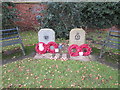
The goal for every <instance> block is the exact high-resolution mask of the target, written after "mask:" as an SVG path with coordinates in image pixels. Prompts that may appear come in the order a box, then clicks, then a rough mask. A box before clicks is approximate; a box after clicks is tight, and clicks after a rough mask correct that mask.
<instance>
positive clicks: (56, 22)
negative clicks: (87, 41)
mask: <svg viewBox="0 0 120 90" xmlns="http://www.w3.org/2000/svg"><path fill="white" fill-rule="evenodd" d="M119 11H120V2H89V3H88V2H80V3H78V2H77V3H71V2H52V3H48V8H47V10H46V11H45V12H44V13H46V16H45V17H44V19H42V22H43V26H42V28H46V27H48V28H52V29H54V30H55V31H56V34H57V35H56V38H62V37H64V38H68V36H69V31H70V30H71V29H73V28H76V27H78V28H79V27H88V28H98V29H103V28H109V27H111V26H114V25H117V26H119V25H120V16H119V15H120V12H119Z"/></svg>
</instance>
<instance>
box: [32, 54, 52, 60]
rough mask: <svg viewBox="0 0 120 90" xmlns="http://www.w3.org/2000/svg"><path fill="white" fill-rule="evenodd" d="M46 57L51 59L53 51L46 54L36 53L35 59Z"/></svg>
mask: <svg viewBox="0 0 120 90" xmlns="http://www.w3.org/2000/svg"><path fill="white" fill-rule="evenodd" d="M44 58H46V59H50V58H52V54H51V53H45V54H38V53H36V55H35V56H34V58H33V59H44Z"/></svg>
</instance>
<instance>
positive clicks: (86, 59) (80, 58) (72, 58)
mask: <svg viewBox="0 0 120 90" xmlns="http://www.w3.org/2000/svg"><path fill="white" fill-rule="evenodd" d="M70 60H79V61H94V60H95V57H94V56H92V55H89V56H76V57H72V56H70Z"/></svg>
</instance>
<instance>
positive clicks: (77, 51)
mask: <svg viewBox="0 0 120 90" xmlns="http://www.w3.org/2000/svg"><path fill="white" fill-rule="evenodd" d="M72 49H76V52H72ZM68 52H69V54H70V55H71V56H79V46H78V45H76V44H72V45H70V46H69V47H68Z"/></svg>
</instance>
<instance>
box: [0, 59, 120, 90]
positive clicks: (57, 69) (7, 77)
mask: <svg viewBox="0 0 120 90" xmlns="http://www.w3.org/2000/svg"><path fill="white" fill-rule="evenodd" d="M2 69H3V72H2V77H3V78H2V83H3V88H118V70H115V69H113V68H111V67H108V66H106V65H104V64H100V63H98V62H95V61H89V62H81V61H74V60H68V61H60V60H48V59H41V60H33V59H32V58H26V59H24V60H21V61H16V62H13V63H10V64H6V65H4V66H3V67H2Z"/></svg>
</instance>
